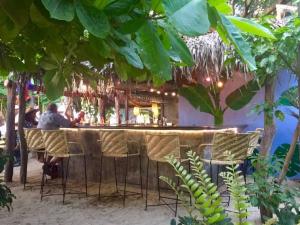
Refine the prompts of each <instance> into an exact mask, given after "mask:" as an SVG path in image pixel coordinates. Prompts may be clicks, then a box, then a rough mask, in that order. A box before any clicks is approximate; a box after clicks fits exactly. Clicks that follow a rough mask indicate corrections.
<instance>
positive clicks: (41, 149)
mask: <svg viewBox="0 0 300 225" xmlns="http://www.w3.org/2000/svg"><path fill="white" fill-rule="evenodd" d="M24 133H25V139H26V144H27V151H28V152H36V153H37V154H39V153H41V154H43V162H44V153H45V146H44V142H43V138H42V131H41V129H39V128H24ZM26 183H27V173H26V176H25V181H24V190H25V188H26ZM34 186H36V185H34ZM31 187H33V186H31Z"/></svg>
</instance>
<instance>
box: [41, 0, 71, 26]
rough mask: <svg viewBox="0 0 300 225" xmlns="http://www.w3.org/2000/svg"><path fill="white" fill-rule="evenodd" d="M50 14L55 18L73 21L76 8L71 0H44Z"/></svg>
mask: <svg viewBox="0 0 300 225" xmlns="http://www.w3.org/2000/svg"><path fill="white" fill-rule="evenodd" d="M42 2H43V4H44V6H45V8H46V9H47V10H48V11H49V13H50V16H51V17H52V18H54V19H58V20H64V21H72V20H73V19H74V15H75V10H74V5H73V1H71V0H42Z"/></svg>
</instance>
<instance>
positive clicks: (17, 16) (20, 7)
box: [0, 0, 32, 27]
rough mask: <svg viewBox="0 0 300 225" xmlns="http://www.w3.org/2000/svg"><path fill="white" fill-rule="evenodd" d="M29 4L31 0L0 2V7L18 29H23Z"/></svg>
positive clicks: (2, 0) (26, 20)
mask: <svg viewBox="0 0 300 225" xmlns="http://www.w3.org/2000/svg"><path fill="white" fill-rule="evenodd" d="M31 3H32V0H22V1H19V0H1V1H0V7H1V8H2V9H3V11H4V12H5V13H6V15H7V16H8V17H9V18H10V19H11V20H12V21H13V22H14V23H15V24H16V25H17V26H18V27H23V26H25V25H26V24H27V22H28V19H29V7H30V5H31Z"/></svg>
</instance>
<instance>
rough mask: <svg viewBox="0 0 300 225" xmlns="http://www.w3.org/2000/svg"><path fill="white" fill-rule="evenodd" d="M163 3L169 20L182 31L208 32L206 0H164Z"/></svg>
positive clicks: (193, 34) (191, 32)
mask: <svg viewBox="0 0 300 225" xmlns="http://www.w3.org/2000/svg"><path fill="white" fill-rule="evenodd" d="M163 5H164V8H165V11H166V15H167V17H168V19H169V21H170V22H171V23H172V24H173V26H174V27H175V28H176V29H177V30H178V31H179V32H180V33H182V34H184V35H187V36H199V35H201V34H205V33H207V32H208V30H209V27H210V22H209V19H208V15H207V2H206V0H163Z"/></svg>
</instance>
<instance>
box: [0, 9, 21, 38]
mask: <svg viewBox="0 0 300 225" xmlns="http://www.w3.org/2000/svg"><path fill="white" fill-rule="evenodd" d="M20 29H21V28H20V27H19V26H17V25H16V24H15V23H14V22H13V21H12V20H11V19H10V18H9V17H8V16H7V15H6V13H5V12H4V11H3V10H2V9H1V8H0V38H1V39H2V40H4V41H10V40H12V39H13V38H15V37H16V36H17V34H18V33H19V31H20Z"/></svg>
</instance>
